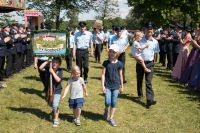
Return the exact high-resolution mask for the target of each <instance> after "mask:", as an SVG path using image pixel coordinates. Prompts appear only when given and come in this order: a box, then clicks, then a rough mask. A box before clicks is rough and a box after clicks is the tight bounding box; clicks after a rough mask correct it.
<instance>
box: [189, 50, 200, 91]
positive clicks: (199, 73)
mask: <svg viewBox="0 0 200 133" xmlns="http://www.w3.org/2000/svg"><path fill="white" fill-rule="evenodd" d="M199 82H200V51H198V53H197V56H196V61H195V63H194V66H193V69H192V73H191V76H190V79H189V81H188V85H189V87H192V88H197V87H198V85H199Z"/></svg>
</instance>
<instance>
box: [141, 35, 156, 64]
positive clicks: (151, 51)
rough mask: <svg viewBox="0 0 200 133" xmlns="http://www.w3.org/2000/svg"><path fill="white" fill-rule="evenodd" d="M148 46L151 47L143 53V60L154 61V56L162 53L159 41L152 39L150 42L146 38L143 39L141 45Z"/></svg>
mask: <svg viewBox="0 0 200 133" xmlns="http://www.w3.org/2000/svg"><path fill="white" fill-rule="evenodd" d="M146 44H148V45H149V47H148V48H145V49H144V50H143V51H142V58H143V59H144V61H153V60H154V54H155V53H159V52H160V48H159V44H158V41H157V40H156V39H154V38H153V37H152V38H150V39H149V40H147V39H146V38H145V37H143V38H142V39H141V40H140V45H141V46H143V45H146Z"/></svg>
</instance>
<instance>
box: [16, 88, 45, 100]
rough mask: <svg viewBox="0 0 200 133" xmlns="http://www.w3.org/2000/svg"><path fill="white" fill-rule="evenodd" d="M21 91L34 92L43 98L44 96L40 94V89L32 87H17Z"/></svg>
mask: <svg viewBox="0 0 200 133" xmlns="http://www.w3.org/2000/svg"><path fill="white" fill-rule="evenodd" d="M19 90H20V91H21V92H23V93H24V94H36V95H38V96H39V97H41V98H42V99H44V98H45V97H44V96H43V95H42V91H41V90H36V89H33V88H20V89H19Z"/></svg>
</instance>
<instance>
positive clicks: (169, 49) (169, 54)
mask: <svg viewBox="0 0 200 133" xmlns="http://www.w3.org/2000/svg"><path fill="white" fill-rule="evenodd" d="M172 45H173V43H171V42H170V43H167V68H168V69H170V70H172V69H173V51H172Z"/></svg>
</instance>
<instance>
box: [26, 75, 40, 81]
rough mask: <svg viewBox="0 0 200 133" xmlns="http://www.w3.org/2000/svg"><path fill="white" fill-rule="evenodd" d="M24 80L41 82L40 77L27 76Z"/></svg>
mask: <svg viewBox="0 0 200 133" xmlns="http://www.w3.org/2000/svg"><path fill="white" fill-rule="evenodd" d="M23 78H24V79H27V80H36V81H41V80H40V77H38V76H25V77H23Z"/></svg>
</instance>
